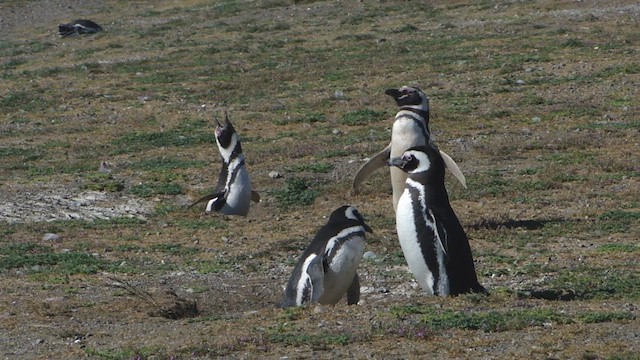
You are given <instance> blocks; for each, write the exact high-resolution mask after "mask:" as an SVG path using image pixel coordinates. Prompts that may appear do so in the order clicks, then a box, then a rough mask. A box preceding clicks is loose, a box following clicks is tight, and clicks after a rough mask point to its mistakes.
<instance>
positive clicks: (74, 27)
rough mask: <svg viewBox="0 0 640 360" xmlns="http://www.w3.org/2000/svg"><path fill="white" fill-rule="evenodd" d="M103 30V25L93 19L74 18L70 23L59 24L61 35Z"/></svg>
mask: <svg viewBox="0 0 640 360" xmlns="http://www.w3.org/2000/svg"><path fill="white" fill-rule="evenodd" d="M100 31H102V27H101V26H100V25H98V24H96V23H94V22H93V21H91V20H74V21H72V22H70V23H68V24H60V25H58V32H59V33H60V36H62V37H67V36H72V35H82V34H94V33H97V32H100Z"/></svg>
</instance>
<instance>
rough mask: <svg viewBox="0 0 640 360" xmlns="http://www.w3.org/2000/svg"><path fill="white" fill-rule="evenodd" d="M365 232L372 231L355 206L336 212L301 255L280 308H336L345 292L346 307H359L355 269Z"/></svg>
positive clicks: (364, 239)
mask: <svg viewBox="0 0 640 360" xmlns="http://www.w3.org/2000/svg"><path fill="white" fill-rule="evenodd" d="M365 232H371V228H370V227H369V226H368V225H367V224H366V223H365V222H364V219H363V218H362V215H360V213H359V212H358V210H356V208H355V207H353V206H348V205H345V206H342V207H340V208H338V209H336V210H335V211H334V212H333V213H332V214H331V216H330V217H329V222H328V223H327V224H326V225H325V226H323V227H321V228H320V229H319V230H318V232H317V233H316V236H315V237H314V238H313V240H312V241H311V243H310V244H309V246H308V247H307V248H306V249H305V251H304V252H303V253H302V256H300V260H298V263H297V265H296V266H295V268H294V269H293V273H292V274H291V277H290V278H289V282H288V283H287V287H286V289H285V293H284V301H283V302H282V304H281V306H282V307H291V306H304V305H308V304H316V303H320V304H323V305H328V304H331V305H334V304H337V303H338V301H340V299H341V298H342V297H343V296H344V294H345V293H346V294H347V304H349V305H352V304H357V303H358V301H359V300H360V280H359V279H358V274H357V273H356V270H357V268H358V265H359V264H360V260H361V259H362V254H363V252H364V244H365V241H366V237H365Z"/></svg>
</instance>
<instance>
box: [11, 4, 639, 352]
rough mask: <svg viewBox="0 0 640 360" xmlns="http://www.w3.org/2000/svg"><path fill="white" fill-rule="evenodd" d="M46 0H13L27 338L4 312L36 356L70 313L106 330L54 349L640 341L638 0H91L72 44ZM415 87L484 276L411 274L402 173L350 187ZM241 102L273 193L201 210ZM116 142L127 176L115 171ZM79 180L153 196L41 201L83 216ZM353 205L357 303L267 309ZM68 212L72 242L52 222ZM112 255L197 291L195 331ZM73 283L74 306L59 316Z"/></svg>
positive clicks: (170, 286) (18, 289) (158, 279)
mask: <svg viewBox="0 0 640 360" xmlns="http://www.w3.org/2000/svg"><path fill="white" fill-rule="evenodd" d="M28 3H29V1H23V0H14V1H9V2H6V1H5V2H3V3H2V5H0V7H1V8H2V10H0V11H2V13H3V14H5V13H6V14H7V15H6V16H5V17H6V18H7V19H6V22H5V19H4V18H3V24H8V25H7V26H9V30H8V31H5V32H3V34H5V35H4V36H5V37H7V36H8V34H11V36H10V37H11V38H10V39H9V38H7V39H3V40H2V41H0V78H1V82H2V85H3V86H2V90H0V115H2V116H0V158H2V166H1V168H2V171H0V287H2V289H3V290H4V291H3V295H2V297H1V298H0V304H4V303H6V304H9V307H8V308H7V309H8V310H7V311H9V314H10V315H11V314H12V313H11V312H12V311H19V312H20V314H21V316H20V317H19V321H20V322H21V323H24V324H25V325H26V326H28V327H29V329H30V331H29V334H28V335H29V336H28V339H27V336H26V335H25V334H24V332H22V333H21V332H19V331H18V330H17V329H19V328H20V327H19V326H17V324H14V323H13V322H12V321H16V320H12V319H15V316H9V317H7V319H5V320H7V321H5V322H3V325H0V333H1V334H5V337H7V338H11V339H12V340H11V341H12V344H13V343H16V344H18V345H19V346H20V347H19V348H21V349H25V354H24V355H23V357H25V358H33V357H38V356H40V355H38V354H40V353H38V354H36V352H37V351H39V350H38V349H40V350H41V349H42V348H41V347H40V346H33V339H45V340H46V341H47V342H50V341H52V340H49V336H50V329H51V324H52V323H55V325H56V327H64V328H66V329H70V330H69V331H70V333H72V334H75V333H77V332H78V331H80V330H78V328H77V324H79V323H82V324H84V325H83V328H82V329H81V330H82V332H83V333H87V332H90V333H91V334H93V336H91V337H86V339H84V340H82V341H83V343H82V345H86V346H85V347H83V348H82V349H84V350H79V349H80V348H79V347H75V345H73V346H70V347H59V348H55V349H54V348H51V349H50V350H51V351H52V353H51V354H50V357H54V358H73V357H77V356H78V353H77V352H76V353H73V354H69V352H70V351H73V350H78V351H80V355H83V354H82V351H84V352H85V353H86V355H87V356H89V357H95V358H104V359H120V358H126V359H129V358H136V357H138V358H152V357H157V358H171V357H172V356H174V357H177V358H180V357H195V358H198V357H200V358H205V357H242V356H245V357H246V354H254V355H257V356H260V355H264V357H267V358H271V357H282V356H289V357H310V356H311V357H344V358H357V357H371V358H375V357H381V356H383V357H384V356H387V357H397V358H403V357H407V356H408V355H407V354H409V353H411V354H414V355H415V356H422V355H423V354H431V355H433V356H435V357H441V358H460V357H478V356H479V357H492V356H493V357H495V356H500V354H497V353H496V352H495V349H498V348H499V349H501V350H502V349H506V350H505V351H504V352H502V353H504V354H508V355H504V356H510V357H517V358H537V357H548V358H571V357H580V356H581V354H582V356H583V358H625V357H626V358H630V357H632V356H631V355H628V354H635V353H636V352H637V351H638V348H637V346H635V344H634V343H632V342H630V341H629V338H628V337H625V335H624V334H633V333H634V331H635V330H636V325H635V319H633V318H632V317H631V316H632V315H634V314H633V311H632V310H631V311H625V310H624V309H627V308H628V307H627V306H628V305H627V304H633V303H634V302H636V301H637V300H638V297H639V296H640V295H639V294H638V291H637V289H638V288H640V284H639V282H638V281H639V280H638V276H637V275H636V273H637V265H636V263H637V261H636V258H637V255H638V246H637V244H636V240H637V239H636V238H635V237H636V236H635V234H636V233H637V232H638V220H639V218H638V211H637V210H638V209H639V205H640V203H639V202H638V199H637V190H636V188H637V178H638V175H639V174H638V161H637V155H636V154H637V153H639V152H640V150H639V149H638V141H637V137H638V136H637V135H638V129H639V125H638V124H639V122H638V121H637V120H636V119H637V118H638V109H637V106H636V104H635V103H634V101H633V100H634V98H633V96H632V95H630V94H634V91H635V88H634V87H633V84H634V79H635V78H636V77H637V75H638V74H640V67H639V65H638V64H637V62H634V61H633V60H634V54H635V53H636V52H637V49H635V48H634V46H635V44H637V43H638V40H640V37H639V35H638V34H637V31H636V32H634V31H632V30H633V27H629V26H628V24H630V23H633V21H634V20H635V19H634V18H633V16H632V15H633V11H628V9H630V8H631V7H633V6H634V5H635V4H632V3H631V2H628V1H623V2H622V3H620V4H617V5H616V6H617V7H620V11H618V10H617V8H616V9H614V8H611V7H607V6H605V5H603V4H590V7H589V8H588V9H587V8H584V6H578V5H577V3H576V4H573V3H571V4H570V3H563V4H559V3H557V2H552V1H547V0H545V1H541V2H535V3H532V2H501V1H498V2H487V1H482V2H477V3H471V2H469V3H448V2H442V1H440V2H438V1H436V2H429V3H428V4H426V3H419V4H417V3H411V4H409V5H410V6H407V4H406V3H404V2H400V1H396V0H390V1H383V2H375V3H371V4H369V3H367V6H361V5H362V4H360V5H359V4H358V3H357V2H356V3H354V2H332V3H329V2H322V1H320V2H318V1H315V2H314V1H308V0H300V1H298V0H295V1H285V0H260V1H248V2H247V1H236V0H228V1H227V0H225V1H218V2H200V1H185V2H179V3H178V2H169V1H165V0H162V1H155V2H151V1H147V0H143V1H139V2H136V4H135V6H129V5H127V4H126V3H125V2H118V3H114V4H111V5H113V6H109V7H108V8H106V7H104V6H103V5H100V4H97V5H95V4H94V5H95V6H94V5H91V6H90V7H89V8H87V7H86V6H88V5H86V4H85V5H82V6H81V7H79V8H78V11H80V12H85V13H91V14H94V15H92V16H95V19H97V20H98V22H101V21H105V20H104V19H117V20H113V21H112V20H109V21H110V22H109V21H106V22H104V25H105V32H104V33H101V34H98V35H97V36H87V37H78V38H66V39H60V38H57V37H56V36H55V35H54V33H53V32H52V29H51V27H38V26H36V27H29V28H28V29H27V27H28V24H31V22H29V21H28V18H29V16H30V12H38V11H40V13H37V14H34V15H33V16H34V18H37V19H38V21H41V22H42V23H49V24H56V23H57V22H59V21H61V20H60V19H57V18H54V16H53V15H54V14H55V13H56V12H55V11H52V12H51V13H49V12H47V13H42V12H41V10H38V9H39V8H40V7H37V6H30V7H29V8H28V9H27V10H25V8H24V7H25V6H27V5H29V4H28ZM53 6H55V5H53ZM11 14H20V16H21V17H20V19H19V20H20V21H19V23H18V25H15V26H14V25H12V24H13V22H12V15H11ZM36 15H37V17H36ZM594 15H595V16H597V18H598V19H597V21H596V20H595V18H594ZM23 17H24V18H23ZM114 21H115V22H114ZM26 30H28V31H26ZM54 30H55V29H54ZM0 36H2V34H0ZM596 47H597V49H596ZM518 80H523V81H524V84H521V83H520V82H518ZM412 84H418V85H419V86H421V88H422V89H423V90H424V91H425V92H426V93H427V94H428V95H429V97H430V99H431V102H430V105H431V123H430V128H431V131H432V133H433V134H434V135H435V137H436V142H437V144H438V146H439V147H440V148H441V149H442V150H443V151H446V152H447V153H449V154H450V155H451V156H452V157H453V158H454V159H455V160H456V161H457V162H458V164H459V165H460V167H461V169H462V171H463V172H464V173H465V175H466V178H467V184H468V188H467V189H464V188H462V187H461V186H460V185H459V184H457V183H455V182H454V180H453V179H452V177H451V176H450V175H447V177H446V184H447V187H448V189H449V191H450V199H451V203H452V207H453V208H454V210H455V211H456V213H457V214H458V217H459V218H460V220H461V222H462V224H463V226H464V228H465V230H466V231H467V234H468V235H469V238H470V244H471V247H472V250H473V253H474V259H475V260H476V268H477V272H478V275H479V278H480V282H481V283H483V284H485V285H486V286H487V287H488V288H489V289H490V290H491V293H492V295H491V296H489V297H482V298H472V297H468V296H461V297H457V298H451V299H449V298H447V299H431V298H425V297H424V296H422V295H420V294H419V293H417V292H416V291H414V290H413V289H412V288H411V285H410V281H411V279H412V276H411V274H410V273H408V272H407V270H406V262H405V260H404V257H403V255H402V250H401V249H400V246H399V244H398V242H397V236H396V234H395V221H394V216H393V210H392V208H391V203H390V200H389V197H390V185H389V175H388V171H387V170H386V169H381V170H378V171H376V172H375V173H374V174H373V175H372V177H371V179H369V180H368V181H367V183H366V184H364V186H363V189H361V192H360V193H357V194H356V193H353V192H352V191H351V186H350V185H351V184H350V182H351V180H352V177H353V175H354V174H355V172H356V171H357V169H358V167H359V166H360V165H361V164H362V163H363V162H362V159H363V158H365V157H370V156H372V155H373V154H375V153H376V152H377V151H379V150H380V149H382V148H384V147H385V146H386V145H387V144H388V143H389V137H390V127H391V124H392V123H391V119H392V117H393V115H394V114H395V112H396V109H397V107H396V106H395V104H394V103H393V101H392V100H391V99H389V97H388V96H386V95H384V90H385V89H387V88H391V87H394V88H397V87H400V86H403V85H412ZM225 110H226V111H228V112H229V114H230V116H231V120H232V121H233V123H234V126H235V127H236V129H237V130H238V132H239V133H240V135H241V139H242V147H243V152H244V153H245V156H246V158H247V165H248V168H249V171H250V173H251V179H252V183H253V186H254V187H255V189H256V190H258V191H259V193H260V194H261V197H262V201H261V202H260V203H259V204H252V208H251V212H250V214H249V216H247V217H231V216H221V215H219V214H204V213H203V211H202V208H198V209H189V210H187V209H186V207H187V206H188V205H189V204H190V203H191V202H192V201H193V200H194V198H196V197H197V196H195V194H204V193H206V192H207V191H209V186H212V179H215V176H216V175H217V173H218V169H219V155H218V153H217V149H216V145H215V139H214V128H215V124H214V122H213V120H212V115H213V114H216V115H217V116H218V117H220V116H221V114H222V113H223V112H224V111H225ZM620 144H624V146H620ZM101 161H106V162H107V163H109V164H111V165H113V166H112V167H111V169H112V172H111V173H108V174H104V173H99V172H98V171H97V169H98V167H99V164H100V162H101ZM212 166H213V167H214V169H213V170H211V167H212ZM272 171H281V172H282V173H283V174H284V178H283V179H271V178H270V177H269V176H268V174H269V173H270V172H272ZM51 188H54V189H55V193H54V194H50V193H46V191H48V190H46V189H51ZM86 191H99V192H104V193H105V194H104V200H100V201H96V203H95V204H92V205H91V207H101V208H102V210H105V213H108V211H107V210H109V209H111V208H116V207H118V208H123V207H126V206H129V204H130V202H139V203H141V204H144V206H145V208H146V209H147V211H146V212H145V213H143V214H136V213H132V214H130V215H131V216H120V215H118V216H115V215H114V217H112V218H109V219H99V220H91V219H88V218H81V219H77V220H65V221H60V220H58V221H52V222H32V221H30V220H29V219H30V217H32V216H33V215H34V214H38V213H40V214H47V212H50V211H58V210H61V211H68V212H69V213H78V214H84V212H85V210H86V208H87V206H85V205H82V204H80V203H78V204H77V206H76V205H73V199H74V198H75V197H76V196H77V195H78V194H79V193H83V192H86ZM63 200H64V201H63ZM67 203H69V204H70V205H63V204H67ZM345 203H350V204H353V205H355V206H357V207H358V209H359V210H360V211H361V212H362V214H363V215H364V217H365V218H366V219H367V220H368V221H369V224H370V225H371V226H372V227H373V228H374V230H375V233H374V234H372V235H370V236H368V242H367V245H366V250H367V251H368V250H370V251H372V252H373V253H375V254H376V255H377V256H376V258H375V259H372V260H367V261H363V262H361V264H360V268H359V270H358V271H359V274H360V276H361V277H360V279H361V283H362V286H364V287H365V288H364V289H366V291H363V294H362V299H363V300H364V301H363V303H362V304H361V305H360V306H357V307H347V306H343V305H342V304H340V305H338V306H336V307H331V308H329V309H327V310H326V311H325V312H316V311H315V309H308V308H307V309H287V310H281V309H274V307H275V304H277V303H278V302H279V301H280V300H281V297H282V285H284V284H285V283H286V280H287V278H288V276H289V275H290V271H291V269H292V267H293V265H294V264H295V261H296V260H297V257H298V256H299V255H300V252H301V251H302V249H303V248H304V246H306V245H307V244H308V243H309V240H310V239H311V238H312V237H313V235H314V234H315V231H317V229H318V227H319V226H320V225H321V224H324V223H325V222H326V216H328V215H329V214H330V213H331V211H332V210H334V209H335V208H336V207H337V204H345ZM65 206H66V208H65ZM136 216H140V218H137V217H136ZM142 216H144V219H143V218H142ZM50 232H51V233H56V234H58V235H60V238H59V239H58V240H55V241H51V240H43V235H44V234H46V233H50ZM108 273H115V274H118V275H120V276H123V277H126V278H127V279H129V280H130V281H131V282H132V284H137V285H139V286H140V287H141V288H144V289H148V290H149V292H152V293H154V295H157V294H166V292H167V291H175V292H176V293H177V294H179V295H180V296H183V297H188V298H189V299H195V300H197V301H198V305H199V306H201V309H202V311H203V314H202V318H201V319H207V320H206V326H205V327H202V326H199V325H202V323H203V321H204V320H203V321H201V322H198V321H194V322H180V323H179V326H178V330H179V332H180V331H184V333H185V334H188V335H189V336H188V337H186V338H185V337H180V336H179V339H178V337H176V336H177V334H178V333H176V332H175V331H176V330H175V328H176V324H177V323H176V322H175V321H176V320H169V319H160V318H153V319H149V318H148V316H147V311H146V309H141V308H140V307H139V306H137V303H136V302H135V299H131V298H130V297H129V295H127V294H122V293H117V292H114V291H113V290H112V289H111V288H109V286H105V276H108V275H106V274H108ZM56 298H64V299H65V301H64V303H65V308H63V309H61V310H56V308H55V306H53V307H52V308H51V309H48V310H47V311H46V315H42V311H41V309H42V307H43V305H42V303H43V301H44V302H45V303H49V302H51V301H50V300H47V299H56ZM53 302H54V303H55V301H53ZM14 304H15V305H14ZM436 305H437V306H436ZM13 309H18V310H13ZM387 312H389V313H387ZM96 313H100V314H103V315H101V317H100V321H101V323H100V324H103V325H104V323H108V324H109V334H108V335H109V336H106V335H105V334H104V331H99V330H97V327H96V326H98V325H99V324H98V325H95V324H97V323H96V322H95V321H94V320H95V316H93V315H95V314H96ZM92 319H93V320H92ZM198 319H200V318H198ZM125 320H126V321H125ZM102 321H103V322H102ZM85 325H86V326H85ZM150 327H153V331H151V332H150V331H149V329H150ZM85 328H86V330H85ZM180 329H182V330H180ZM550 329H552V330H553V333H552V332H551V331H550ZM483 331H484V332H486V334H483V335H482V336H481V338H478V337H477V336H474V335H473V334H475V333H476V332H483ZM151 333H153V334H154V336H155V337H152V336H150V334H151ZM494 333H501V334H494ZM505 334H507V335H508V336H507V337H508V338H509V339H508V341H505V340H504V339H505V337H504V336H505ZM156 335H157V336H156ZM0 337H1V336H0ZM157 338H160V339H162V342H161V345H160V346H158V345H157V344H158V343H154V341H155V340H154V339H157ZM524 338H526V339H527V344H526V346H525V345H522V344H523V343H522V342H519V340H520V339H524ZM425 340H427V341H425ZM65 341H66V340H65ZM4 343H6V341H5V342H3V341H0V351H3V352H6V353H9V352H11V351H15V350H13V349H4V348H2V344H4ZM390 344H391V345H390ZM393 344H402V346H395V345H393ZM574 344H579V345H574ZM45 345H46V342H45ZM12 346H13V345H12ZM634 346H635V347H634ZM47 349H49V348H47ZM461 349H464V351H463V350H461ZM536 349H543V350H536ZM621 349H623V350H621ZM414 350H415V351H414ZM382 354H384V355H382ZM496 354H497V355H496ZM576 354H577V355H576Z"/></svg>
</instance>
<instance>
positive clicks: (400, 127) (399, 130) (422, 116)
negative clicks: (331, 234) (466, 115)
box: [353, 86, 467, 210]
mask: <svg viewBox="0 0 640 360" xmlns="http://www.w3.org/2000/svg"><path fill="white" fill-rule="evenodd" d="M385 94H387V95H389V96H391V97H393V99H394V100H395V101H396V104H397V105H398V106H399V107H400V111H398V113H397V114H396V117H395V120H394V122H393V128H392V131H391V143H390V144H389V146H387V147H386V148H384V149H383V150H382V151H380V152H379V153H377V154H376V155H374V156H373V157H372V158H371V159H369V161H367V162H366V163H365V164H364V165H362V167H360V169H359V170H358V172H357V173H356V176H355V178H354V179H353V188H354V189H355V190H357V189H358V188H359V187H360V184H361V183H362V182H363V181H364V180H365V179H366V178H367V177H369V175H371V173H372V172H374V171H375V170H377V169H379V168H382V167H386V165H387V161H389V159H390V158H391V157H397V156H400V155H402V153H403V152H404V151H405V150H407V149H408V148H410V147H412V146H418V145H426V144H427V143H428V142H429V141H430V136H431V133H430V132H429V99H428V98H427V96H426V95H425V94H424V93H423V92H422V91H421V90H420V89H418V88H416V87H410V86H403V87H401V88H400V89H387V90H386V91H385ZM440 154H441V155H442V157H443V159H444V160H445V164H446V165H447V168H449V170H450V171H451V173H453V175H454V176H455V177H456V178H457V179H458V181H460V183H461V184H462V186H464V187H465V188H466V187H467V184H466V180H465V178H464V175H463V174H462V171H460V168H459V167H458V165H457V164H456V162H455V161H453V159H452V158H451V157H450V156H449V155H447V154H445V153H444V152H442V151H440ZM390 171H391V186H392V187H393V209H394V210H396V209H397V207H398V199H400V195H401V194H402V191H403V190H404V182H405V180H406V179H407V175H406V174H405V173H404V172H402V171H400V170H398V169H396V168H391V170H390Z"/></svg>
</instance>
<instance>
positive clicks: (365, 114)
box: [339, 109, 387, 126]
mask: <svg viewBox="0 0 640 360" xmlns="http://www.w3.org/2000/svg"><path fill="white" fill-rule="evenodd" d="M386 116H387V114H386V112H384V111H376V110H371V109H362V110H355V111H351V112H348V113H346V114H344V115H342V117H341V118H340V120H339V122H340V123H341V124H344V125H350V126H355V125H368V124H371V123H375V122H378V121H380V120H383V119H384V118H385V117H386Z"/></svg>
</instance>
